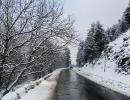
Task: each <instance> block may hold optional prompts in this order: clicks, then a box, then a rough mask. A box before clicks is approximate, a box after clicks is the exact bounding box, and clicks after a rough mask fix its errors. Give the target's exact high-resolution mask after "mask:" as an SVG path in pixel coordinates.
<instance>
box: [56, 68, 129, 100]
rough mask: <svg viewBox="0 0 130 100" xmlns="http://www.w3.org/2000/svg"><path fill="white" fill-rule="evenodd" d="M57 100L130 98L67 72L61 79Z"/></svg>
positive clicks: (126, 99) (113, 99)
mask: <svg viewBox="0 0 130 100" xmlns="http://www.w3.org/2000/svg"><path fill="white" fill-rule="evenodd" d="M56 100H130V97H127V96H125V95H123V94H120V93H117V92H115V91H112V90H110V89H107V88H106V87H103V86H101V85H99V84H97V83H95V82H93V81H91V80H89V79H86V78H84V77H82V76H80V75H78V74H76V73H75V72H73V71H69V70H65V71H63V72H62V74H61V76H60V79H59V85H58V87H57V95H56Z"/></svg>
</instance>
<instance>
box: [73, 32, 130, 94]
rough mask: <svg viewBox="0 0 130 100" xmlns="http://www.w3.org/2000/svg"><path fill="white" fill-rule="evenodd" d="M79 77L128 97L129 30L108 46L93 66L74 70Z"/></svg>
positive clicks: (129, 73) (129, 88)
mask: <svg viewBox="0 0 130 100" xmlns="http://www.w3.org/2000/svg"><path fill="white" fill-rule="evenodd" d="M74 70H75V71H77V72H78V73H80V74H81V75H83V76H85V77H87V78H89V79H91V80H93V81H96V82H98V83H100V84H102V85H104V86H106V87H108V88H111V89H113V90H115V91H118V92H121V93H123V94H125V95H128V96H130V92H129V91H130V84H129V83H130V30H129V31H128V32H126V33H124V34H122V35H121V36H120V37H119V38H118V39H116V40H115V41H113V42H111V43H109V44H108V47H107V49H106V50H104V52H103V53H102V55H101V57H100V58H99V59H98V60H97V61H95V63H94V64H91V63H87V64H85V65H84V67H82V68H78V69H74Z"/></svg>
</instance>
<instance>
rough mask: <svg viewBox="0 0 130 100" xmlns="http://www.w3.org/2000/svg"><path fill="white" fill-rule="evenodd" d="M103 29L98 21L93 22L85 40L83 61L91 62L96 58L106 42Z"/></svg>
mask: <svg viewBox="0 0 130 100" xmlns="http://www.w3.org/2000/svg"><path fill="white" fill-rule="evenodd" d="M104 33H105V31H104V29H103V26H102V25H101V24H100V22H97V23H96V24H95V23H93V24H92V25H91V28H90V30H89V32H88V36H87V38H86V40H85V61H86V62H88V61H89V62H91V61H93V60H94V59H95V58H98V57H99V56H100V54H101V52H102V51H103V49H104V46H105V44H106V43H107V39H106V35H105V34H104Z"/></svg>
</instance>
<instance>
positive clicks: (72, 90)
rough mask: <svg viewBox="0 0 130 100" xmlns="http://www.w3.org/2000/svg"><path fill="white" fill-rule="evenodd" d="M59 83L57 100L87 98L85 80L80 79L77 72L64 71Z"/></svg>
mask: <svg viewBox="0 0 130 100" xmlns="http://www.w3.org/2000/svg"><path fill="white" fill-rule="evenodd" d="M81 84H82V85H81ZM59 85H60V87H58V96H57V100H86V91H85V86H84V80H80V78H78V76H77V74H76V73H74V72H72V71H71V72H69V70H67V71H65V72H63V73H62V80H60V83H59Z"/></svg>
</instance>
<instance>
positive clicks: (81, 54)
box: [76, 41, 85, 67]
mask: <svg viewBox="0 0 130 100" xmlns="http://www.w3.org/2000/svg"><path fill="white" fill-rule="evenodd" d="M84 50H85V47H84V41H82V42H80V43H79V47H78V53H77V59H76V62H77V66H78V67H80V66H83V65H84V64H85V54H84V53H85V51H84Z"/></svg>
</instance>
